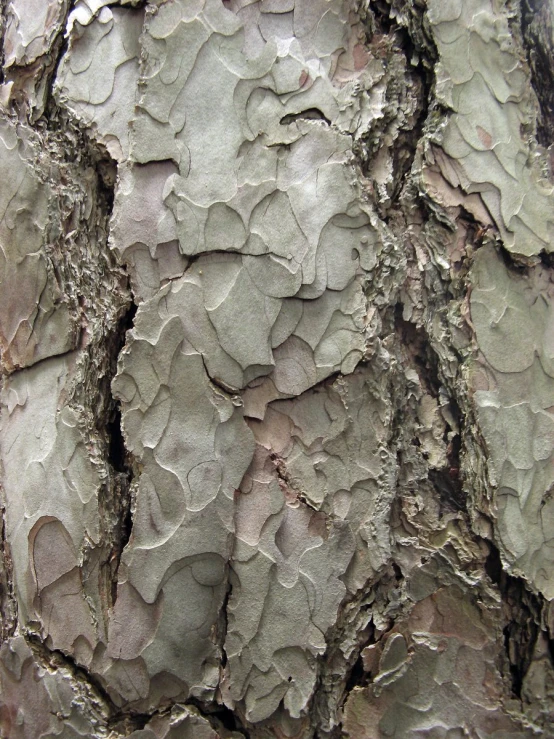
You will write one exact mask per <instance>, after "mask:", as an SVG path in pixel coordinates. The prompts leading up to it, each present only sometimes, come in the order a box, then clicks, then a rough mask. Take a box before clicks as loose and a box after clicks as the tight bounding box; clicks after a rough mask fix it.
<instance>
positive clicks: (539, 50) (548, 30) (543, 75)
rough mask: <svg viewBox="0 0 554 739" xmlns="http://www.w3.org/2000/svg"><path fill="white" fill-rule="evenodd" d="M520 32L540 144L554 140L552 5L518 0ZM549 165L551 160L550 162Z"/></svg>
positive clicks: (543, 2)
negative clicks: (537, 112)
mask: <svg viewBox="0 0 554 739" xmlns="http://www.w3.org/2000/svg"><path fill="white" fill-rule="evenodd" d="M520 13H521V32H522V35H523V39H524V42H525V44H526V50H527V55H528V59H529V66H530V67H531V75H532V84H533V89H534V91H535V94H536V95H537V98H538V100H539V104H540V110H541V116H540V119H539V121H538V125H537V140H538V142H539V144H541V145H542V146H544V147H546V148H547V147H549V146H550V145H551V144H552V143H553V142H554V42H553V39H552V27H553V23H554V18H553V17H552V14H553V9H552V6H551V5H550V4H549V3H548V2H545V1H544V0H521V10H520ZM550 166H551V167H552V162H551V163H550Z"/></svg>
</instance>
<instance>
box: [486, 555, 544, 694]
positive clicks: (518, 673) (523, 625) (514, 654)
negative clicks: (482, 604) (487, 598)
mask: <svg viewBox="0 0 554 739" xmlns="http://www.w3.org/2000/svg"><path fill="white" fill-rule="evenodd" d="M487 545H488V547H489V550H490V552H489V555H488V557H487V559H486V562H485V569H486V572H487V575H488V576H489V578H490V579H491V581H492V582H493V583H494V584H495V585H496V587H497V588H498V591H499V593H500V596H501V598H502V611H503V618H504V626H503V636H504V648H505V652H506V658H507V661H508V665H509V669H510V678H511V688H512V693H513V694H514V696H515V697H516V698H518V699H519V700H521V699H522V686H523V680H524V678H525V675H526V674H527V670H528V669H529V665H530V664H531V660H532V658H533V651H534V648H535V644H536V641H537V637H538V635H539V632H540V629H541V620H542V619H541V612H542V610H543V608H544V602H543V599H542V597H540V596H537V595H535V594H534V593H532V592H531V591H530V590H529V588H528V587H527V586H526V585H525V583H524V581H523V580H522V579H521V578H519V577H514V576H512V575H509V574H507V573H506V571H505V570H504V568H503V566H502V561H501V558H500V552H499V551H498V548H497V547H496V546H495V545H494V544H493V543H492V542H490V541H489V542H487Z"/></svg>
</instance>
